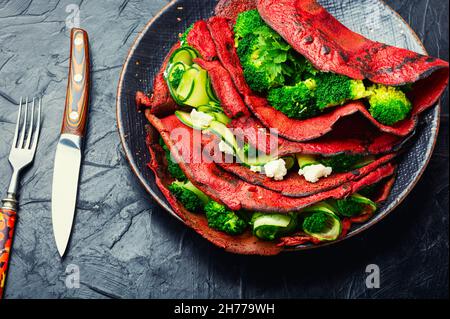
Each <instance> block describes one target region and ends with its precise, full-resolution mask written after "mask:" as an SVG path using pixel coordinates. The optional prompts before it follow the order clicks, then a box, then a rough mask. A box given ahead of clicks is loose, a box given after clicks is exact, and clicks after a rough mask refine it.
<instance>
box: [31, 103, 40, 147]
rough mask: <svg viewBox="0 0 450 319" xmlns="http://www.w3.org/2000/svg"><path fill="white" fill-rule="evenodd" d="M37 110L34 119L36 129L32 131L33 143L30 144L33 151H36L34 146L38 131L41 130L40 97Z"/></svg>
mask: <svg viewBox="0 0 450 319" xmlns="http://www.w3.org/2000/svg"><path fill="white" fill-rule="evenodd" d="M38 100H39V103H38V110H37V120H36V130H35V132H34V133H33V143H32V144H31V150H32V151H33V153H34V152H35V151H36V146H37V142H38V138H39V132H40V131H41V108H42V98H38Z"/></svg>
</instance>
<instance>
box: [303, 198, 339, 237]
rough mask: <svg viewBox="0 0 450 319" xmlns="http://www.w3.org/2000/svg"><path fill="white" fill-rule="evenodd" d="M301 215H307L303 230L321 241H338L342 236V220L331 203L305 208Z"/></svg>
mask: <svg viewBox="0 0 450 319" xmlns="http://www.w3.org/2000/svg"><path fill="white" fill-rule="evenodd" d="M301 214H307V215H306V217H305V218H304V219H303V223H302V228H303V231H304V232H305V233H307V234H308V235H310V236H313V237H314V238H316V239H318V240H320V241H332V240H336V239H338V238H339V236H340V235H341V232H342V224H341V220H340V219H339V217H338V216H337V215H336V213H335V209H334V207H333V206H332V205H330V204H329V203H327V202H320V203H318V204H316V205H313V206H310V207H308V208H305V209H304V210H303V211H302V212H301Z"/></svg>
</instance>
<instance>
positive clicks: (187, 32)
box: [180, 23, 195, 46]
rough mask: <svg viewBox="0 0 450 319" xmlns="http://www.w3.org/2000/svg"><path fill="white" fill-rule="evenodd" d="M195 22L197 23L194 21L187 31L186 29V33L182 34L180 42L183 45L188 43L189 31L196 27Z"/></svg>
mask: <svg viewBox="0 0 450 319" xmlns="http://www.w3.org/2000/svg"><path fill="white" fill-rule="evenodd" d="M194 24H195V23H192V24H191V25H190V26H189V28H187V29H186V31H184V33H183V34H182V35H181V36H180V42H181V45H182V46H184V45H188V42H187V37H188V35H189V32H191V31H192V29H193V28H194Z"/></svg>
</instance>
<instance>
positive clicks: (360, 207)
mask: <svg viewBox="0 0 450 319" xmlns="http://www.w3.org/2000/svg"><path fill="white" fill-rule="evenodd" d="M334 206H335V207H336V210H337V213H338V214H339V215H341V216H344V217H353V216H358V215H361V214H362V213H364V212H374V211H376V210H377V204H376V203H374V202H373V201H372V200H370V199H369V198H367V197H364V196H362V195H360V194H356V193H355V194H353V195H351V196H349V197H347V198H344V199H339V200H336V202H335V205H334Z"/></svg>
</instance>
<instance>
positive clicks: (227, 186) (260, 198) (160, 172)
mask: <svg viewBox="0 0 450 319" xmlns="http://www.w3.org/2000/svg"><path fill="white" fill-rule="evenodd" d="M145 114H146V117H147V119H148V120H149V122H150V123H151V125H152V126H151V127H149V128H148V136H147V143H148V146H149V150H150V154H151V162H150V163H149V167H150V168H151V169H152V170H153V172H154V174H155V177H156V182H157V185H158V187H159V188H160V189H161V191H162V193H163V194H164V196H165V197H166V198H167V200H168V202H169V203H170V205H171V206H172V208H173V209H174V211H175V213H176V214H178V216H180V217H181V218H182V219H183V220H184V221H185V222H186V224H187V225H188V226H190V227H192V228H193V229H194V230H195V231H196V232H198V233H199V234H200V235H202V236H203V237H204V238H206V239H208V240H209V241H211V242H212V243H214V244H215V245H217V246H219V247H222V248H224V249H226V250H227V251H230V252H234V253H240V254H258V255H273V254H277V253H279V252H280V251H281V250H282V249H283V248H284V247H290V246H296V245H300V244H305V243H308V242H312V243H318V241H317V239H315V238H314V237H312V236H309V235H306V234H304V233H295V234H293V235H292V236H286V237H283V238H281V239H280V240H276V241H272V242H267V241H262V240H259V239H257V238H256V237H254V236H253V235H252V233H251V231H249V230H248V231H246V232H245V233H244V234H242V235H238V236H231V235H227V234H225V233H223V232H219V231H217V230H214V229H212V228H210V227H209V226H208V222H207V219H206V217H205V216H204V215H202V214H196V213H192V212H189V211H188V210H186V209H185V208H184V207H183V205H182V204H181V202H179V201H178V200H177V199H176V197H175V196H174V195H173V194H171V192H170V191H169V186H170V184H171V183H172V182H173V181H174V179H173V178H172V177H171V176H170V174H169V172H168V168H167V159H166V157H165V151H164V150H163V148H162V147H161V145H160V143H159V141H158V139H159V136H161V137H162V138H163V140H164V142H165V144H166V145H167V146H168V147H169V149H170V151H171V154H172V156H173V157H174V158H175V159H176V160H177V162H178V163H179V165H180V167H181V169H182V170H183V172H184V173H185V174H186V177H187V178H188V179H189V181H191V182H192V183H193V184H194V185H195V186H196V187H197V188H198V189H200V190H201V191H202V192H203V193H205V194H206V195H208V197H209V198H210V199H212V200H214V201H217V202H219V203H221V204H224V205H225V206H227V207H228V208H229V209H231V210H233V211H239V210H245V211H253V212H270V213H275V212H276V213H282V214H283V213H285V214H288V213H290V212H295V211H299V210H301V209H302V208H305V207H308V206H311V205H313V204H315V203H318V202H321V201H323V200H326V199H332V198H335V199H340V198H344V197H347V196H349V195H351V194H353V193H356V192H357V191H359V190H361V189H363V188H365V187H368V186H370V185H374V184H378V183H380V182H382V181H386V182H384V183H382V184H381V186H380V187H379V191H378V195H377V197H376V198H374V200H375V201H376V202H382V201H384V200H385V199H386V197H387V194H388V193H389V191H390V188H391V187H392V182H390V181H391V179H390V177H391V176H393V174H394V172H395V165H393V164H391V163H384V164H382V163H379V164H380V165H379V166H378V168H376V169H374V170H373V171H371V172H370V173H368V174H367V175H365V176H364V177H362V178H360V179H358V180H355V181H352V180H349V181H347V182H346V183H344V184H342V185H341V186H339V187H337V188H335V189H330V190H327V191H324V192H322V193H318V194H315V195H311V196H308V197H301V198H293V197H287V196H284V195H283V194H281V193H280V192H276V191H273V190H269V189H267V188H264V187H261V186H258V185H253V184H250V183H247V182H245V181H244V180H242V179H240V178H238V177H237V176H234V175H233V174H230V173H228V172H227V171H225V170H223V169H222V168H221V167H219V166H218V165H217V164H215V163H214V162H212V161H201V162H196V161H194V158H199V156H201V154H199V152H202V150H200V149H195V148H193V144H192V143H185V144H183V145H181V146H180V145H179V143H180V141H178V140H172V138H173V137H171V135H170V132H172V131H173V130H175V129H177V128H180V127H183V129H186V130H187V132H189V134H194V131H193V130H192V129H190V128H186V127H185V126H183V124H182V123H181V122H180V121H179V120H178V119H177V118H176V117H175V116H174V115H169V116H167V117H164V118H162V119H160V118H158V117H156V116H154V115H153V114H151V112H150V110H149V109H147V110H146V111H145ZM193 138H194V137H193V136H190V137H189V138H186V139H183V140H184V141H192V140H193ZM211 138H214V137H212V136H203V135H202V139H203V140H204V142H205V143H207V142H209V141H210V139H211ZM370 216H371V213H367V214H363V215H361V216H359V217H358V218H359V220H357V219H353V218H344V219H343V221H342V225H343V226H342V227H343V231H342V234H341V238H343V237H345V235H346V232H347V230H348V228H350V225H351V224H352V223H354V222H363V221H365V220H367V219H368V218H369V217H370Z"/></svg>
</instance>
